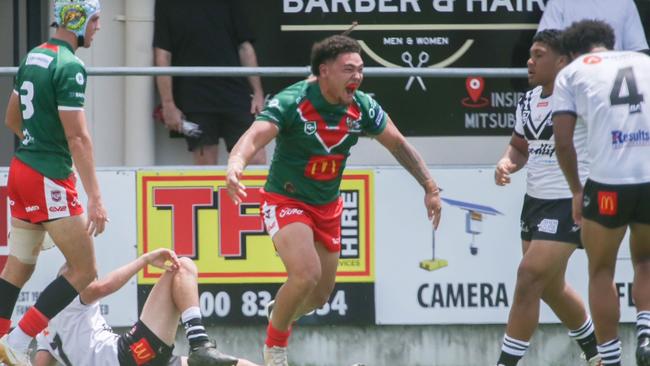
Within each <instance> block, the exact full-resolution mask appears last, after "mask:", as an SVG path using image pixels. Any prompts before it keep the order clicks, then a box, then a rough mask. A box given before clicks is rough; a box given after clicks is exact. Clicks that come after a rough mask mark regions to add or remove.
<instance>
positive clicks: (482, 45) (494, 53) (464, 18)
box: [246, 0, 547, 136]
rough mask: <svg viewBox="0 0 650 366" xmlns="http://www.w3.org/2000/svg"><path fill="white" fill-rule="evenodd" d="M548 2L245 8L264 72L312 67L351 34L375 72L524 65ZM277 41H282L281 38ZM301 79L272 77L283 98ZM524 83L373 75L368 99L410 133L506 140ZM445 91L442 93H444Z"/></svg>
mask: <svg viewBox="0 0 650 366" xmlns="http://www.w3.org/2000/svg"><path fill="white" fill-rule="evenodd" d="M546 2H547V0H502V1H493V0H468V1H451V0H432V1H419V0H354V1H352V0H350V1H330V0H283V1H264V0H255V1H249V2H246V6H247V7H249V8H250V11H249V12H247V13H248V14H250V21H251V22H252V24H254V25H255V26H256V27H257V29H256V30H257V35H258V37H257V42H256V43H255V47H256V51H257V53H258V56H259V60H260V64H261V65H264V66H287V65H290V66H300V65H308V64H309V62H310V60H309V55H310V50H311V46H312V44H313V43H314V42H316V41H318V40H321V39H323V38H325V37H327V36H331V35H334V34H341V33H342V32H344V31H346V30H348V29H349V28H350V27H351V25H352V24H353V23H354V22H356V23H357V24H358V25H357V26H356V27H355V28H354V30H353V31H352V33H351V34H350V35H351V36H352V37H354V38H355V39H357V40H358V41H359V43H360V44H361V47H362V50H363V52H362V56H363V59H364V63H365V66H373V67H409V68H410V67H416V68H444V67H521V68H523V67H526V60H527V59H528V49H529V48H530V46H531V45H530V42H531V39H532V37H533V35H534V33H535V31H536V29H537V24H538V23H539V19H540V18H541V15H542V13H543V11H544V9H545V8H546ZM278 40H280V41H278ZM295 81H297V79H295V78H294V79H286V78H280V79H278V78H266V79H265V80H264V85H265V88H266V89H265V90H266V91H267V92H269V93H272V94H274V93H277V92H278V91H280V90H281V89H282V88H284V87H286V86H288V85H289V84H290V83H293V82H295ZM527 88H528V85H527V81H526V79H525V78H518V79H499V78H485V79H484V78H482V77H479V76H478V75H476V76H471V77H468V78H426V77H416V76H405V77H403V78H393V77H391V78H387V77H367V78H366V79H365V80H364V82H363V85H362V87H361V89H362V90H364V91H366V92H368V93H371V94H372V95H373V96H374V97H375V98H376V99H377V101H378V102H379V103H380V104H381V105H382V106H383V107H384V108H385V110H386V111H387V112H388V113H389V114H390V116H391V118H392V119H393V120H394V121H395V123H396V124H397V126H398V127H399V128H400V130H401V131H402V132H403V133H405V134H406V135H410V136H443V135H445V136H449V135H463V136H486V135H509V134H511V133H512V128H513V127H514V121H515V118H514V109H515V105H516V102H517V99H518V98H519V96H520V95H521V92H523V91H525V90H526V89H527ZM441 91H444V92H441Z"/></svg>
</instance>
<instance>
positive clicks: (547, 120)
mask: <svg viewBox="0 0 650 366" xmlns="http://www.w3.org/2000/svg"><path fill="white" fill-rule="evenodd" d="M552 98H553V96H552V95H549V96H543V95H542V87H541V86H538V87H536V88H534V89H532V90H529V91H527V92H526V93H525V94H524V95H523V96H522V97H521V99H520V100H519V102H518V103H517V112H516V114H515V115H516V122H515V134H516V135H517V136H519V137H521V138H524V139H526V141H527V142H528V162H527V164H526V166H527V168H528V169H527V172H528V173H527V174H528V175H527V179H526V182H527V188H526V193H528V195H529V196H531V197H535V198H540V199H562V198H571V190H569V184H568V183H567V181H566V179H565V178H564V175H563V174H562V170H561V169H560V166H559V164H558V162H557V156H556V155H555V138H554V136H553V121H552V119H551V115H552ZM586 139H587V131H586V128H585V126H584V123H583V122H582V120H579V121H578V123H577V125H576V132H575V134H574V144H575V145H576V152H577V155H578V168H579V171H580V179H581V181H582V182H583V183H584V181H585V180H586V179H587V173H588V171H587V168H588V167H587V165H588V164H587V152H586Z"/></svg>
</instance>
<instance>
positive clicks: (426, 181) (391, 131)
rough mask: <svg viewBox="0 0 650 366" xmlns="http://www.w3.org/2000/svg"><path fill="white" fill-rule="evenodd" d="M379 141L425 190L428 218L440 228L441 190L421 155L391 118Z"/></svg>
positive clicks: (378, 138) (379, 136)
mask: <svg viewBox="0 0 650 366" xmlns="http://www.w3.org/2000/svg"><path fill="white" fill-rule="evenodd" d="M377 141H379V142H380V143H381V144H382V145H384V147H386V148H387V149H388V151H390V153H391V154H393V156H394V157H395V159H397V161H398V162H399V163H400V165H402V166H403V167H404V169H406V170H407V171H408V172H409V173H411V175H412V176H413V177H414V178H415V180H416V181H417V182H418V183H419V184H420V185H421V186H422V188H424V192H425V196H424V205H425V207H426V208H427V216H428V217H429V220H432V221H433V226H434V227H435V228H438V223H439V222H440V211H441V204H440V189H439V188H438V185H437V184H436V182H435V180H433V177H431V174H429V169H428V168H427V166H426V164H425V162H424V159H422V156H420V153H418V151H417V150H416V149H415V148H414V147H413V145H411V144H410V143H409V142H408V141H406V138H405V137H404V135H402V133H401V132H399V130H398V129H397V127H396V126H395V124H394V123H393V121H392V120H391V119H390V118H388V121H387V124H386V129H384V131H383V132H382V133H381V134H379V135H378V136H377Z"/></svg>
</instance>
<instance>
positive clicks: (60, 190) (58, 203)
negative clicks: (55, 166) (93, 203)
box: [7, 158, 84, 224]
mask: <svg viewBox="0 0 650 366" xmlns="http://www.w3.org/2000/svg"><path fill="white" fill-rule="evenodd" d="M76 182H77V178H76V177H75V175H74V174H70V176H69V177H68V178H67V179H50V178H47V177H45V176H43V174H41V173H39V172H37V171H36V170H34V169H33V168H32V167H30V166H29V165H27V164H25V163H23V162H22V161H20V160H18V159H17V158H13V159H12V160H11V165H10V166H9V179H8V181H7V193H8V195H9V206H10V207H11V216H12V217H15V218H17V219H20V220H23V221H29V222H31V223H33V224H37V223H39V222H43V221H48V220H53V219H59V218H62V217H69V216H78V215H81V214H83V212H84V209H83V207H81V203H80V202H79V199H78V197H77V190H76V189H75V183H76Z"/></svg>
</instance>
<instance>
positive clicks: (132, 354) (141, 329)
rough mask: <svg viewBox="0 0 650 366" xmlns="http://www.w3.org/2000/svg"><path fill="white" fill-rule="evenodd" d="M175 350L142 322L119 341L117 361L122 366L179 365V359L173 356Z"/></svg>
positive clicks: (136, 324)
mask: <svg viewBox="0 0 650 366" xmlns="http://www.w3.org/2000/svg"><path fill="white" fill-rule="evenodd" d="M173 350H174V346H168V345H167V344H165V342H163V341H161V340H160V338H158V336H156V335H155V334H154V333H153V332H152V331H151V330H150V329H149V328H147V326H146V325H144V323H143V322H142V321H140V320H138V322H137V323H135V325H134V326H133V328H131V330H130V331H129V332H128V333H125V334H122V335H121V336H120V338H119V339H118V341H117V359H118V360H119V362H120V366H169V365H177V364H179V363H178V361H179V360H178V357H176V356H172V351H173ZM174 362H175V363H174Z"/></svg>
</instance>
